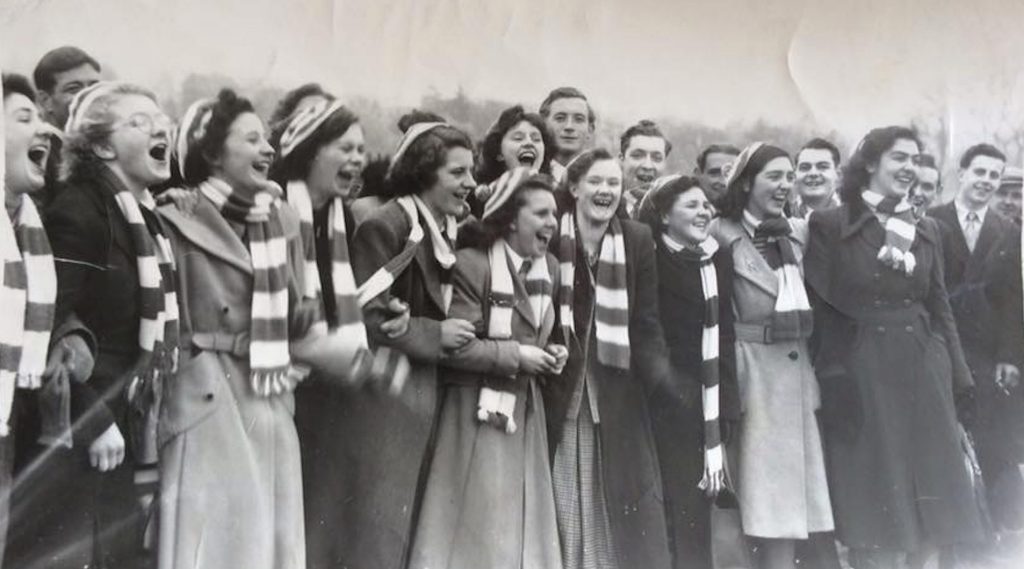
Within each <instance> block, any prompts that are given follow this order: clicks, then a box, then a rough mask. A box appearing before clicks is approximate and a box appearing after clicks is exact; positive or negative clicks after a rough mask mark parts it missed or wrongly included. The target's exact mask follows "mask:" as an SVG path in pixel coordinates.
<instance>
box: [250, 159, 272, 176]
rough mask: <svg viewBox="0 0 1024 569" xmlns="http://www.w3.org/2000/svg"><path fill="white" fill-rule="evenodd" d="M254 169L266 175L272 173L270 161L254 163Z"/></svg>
mask: <svg viewBox="0 0 1024 569" xmlns="http://www.w3.org/2000/svg"><path fill="white" fill-rule="evenodd" d="M252 169H253V170H256V171H257V172H259V173H260V174H264V175H266V174H268V173H269V172H270V160H257V161H256V162H253V163H252Z"/></svg>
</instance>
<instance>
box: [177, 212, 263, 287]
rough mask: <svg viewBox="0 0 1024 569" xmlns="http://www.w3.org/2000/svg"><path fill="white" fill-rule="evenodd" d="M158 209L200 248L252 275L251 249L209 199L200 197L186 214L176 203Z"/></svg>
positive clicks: (182, 234) (187, 238) (183, 235)
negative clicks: (189, 212)
mask: <svg viewBox="0 0 1024 569" xmlns="http://www.w3.org/2000/svg"><path fill="white" fill-rule="evenodd" d="M157 211H158V212H159V213H160V215H161V216H162V217H163V218H164V220H166V221H167V222H168V223H169V224H171V225H173V226H174V227H175V228H176V229H177V230H178V232H179V233H180V234H181V236H182V237H183V238H185V239H186V240H188V241H190V242H191V243H192V244H193V245H195V246H196V247H198V248H200V249H202V250H204V251H206V252H207V253H209V254H211V255H213V256H215V257H217V258H219V259H221V260H223V261H225V262H226V263H228V264H230V265H233V266H235V267H236V268H238V269H239V270H241V271H243V272H245V273H248V274H252V259H251V258H250V257H249V251H248V249H246V247H245V244H244V243H242V240H241V239H239V238H238V235H237V234H235V232H234V230H232V229H231V226H230V225H228V222H227V221H225V220H224V218H223V217H222V216H221V214H220V212H219V211H217V208H216V207H214V205H213V204H212V203H211V202H210V200H208V199H207V198H205V197H203V196H200V197H199V201H198V203H197V204H196V206H195V209H194V210H193V211H192V213H191V214H184V213H182V212H181V211H180V210H179V209H178V208H177V207H176V206H174V204H168V205H164V206H161V207H160V208H158V210H157Z"/></svg>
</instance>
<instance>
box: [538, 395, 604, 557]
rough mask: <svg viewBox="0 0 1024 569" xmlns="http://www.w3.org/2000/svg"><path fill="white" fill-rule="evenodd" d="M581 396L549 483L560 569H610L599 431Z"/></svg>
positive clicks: (565, 431)
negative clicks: (556, 522) (552, 497)
mask: <svg viewBox="0 0 1024 569" xmlns="http://www.w3.org/2000/svg"><path fill="white" fill-rule="evenodd" d="M588 400H589V398H588V397H587V394H586V393H585V392H584V393H583V398H582V401H583V403H582V404H581V405H580V412H579V414H578V415H577V417H576V419H575V420H571V419H570V420H568V421H566V424H565V428H564V430H563V431H562V440H561V441H560V442H559V443H558V449H557V450H556V451H555V462H554V465H553V478H554V489H555V507H556V508H557V511H558V533H559V536H560V537H561V539H562V564H563V565H564V566H565V569H615V568H616V567H617V566H618V560H617V558H616V554H615V544H614V538H613V536H612V529H611V523H610V518H609V516H608V505H607V502H606V500H605V493H604V479H603V475H602V472H603V464H602V460H601V441H600V433H599V432H598V425H597V423H595V422H594V416H593V414H592V413H591V411H590V405H588V403H587V401H588Z"/></svg>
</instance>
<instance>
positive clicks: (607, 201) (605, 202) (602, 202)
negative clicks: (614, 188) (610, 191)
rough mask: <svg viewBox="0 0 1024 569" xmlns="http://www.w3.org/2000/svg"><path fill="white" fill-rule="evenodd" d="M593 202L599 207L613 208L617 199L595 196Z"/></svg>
mask: <svg viewBox="0 0 1024 569" xmlns="http://www.w3.org/2000/svg"><path fill="white" fill-rule="evenodd" d="M591 201H593V202H594V205H596V206H597V207H611V206H612V204H613V203H615V198H614V197H612V196H602V195H598V196H594V199H593V200H591Z"/></svg>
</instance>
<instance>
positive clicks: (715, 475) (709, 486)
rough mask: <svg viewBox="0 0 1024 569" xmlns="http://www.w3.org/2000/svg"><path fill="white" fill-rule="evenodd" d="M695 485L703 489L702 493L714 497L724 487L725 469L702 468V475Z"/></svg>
mask: <svg viewBox="0 0 1024 569" xmlns="http://www.w3.org/2000/svg"><path fill="white" fill-rule="evenodd" d="M697 487H698V488H700V489H701V490H703V491H704V495H705V496H707V497H708V498H711V499H714V498H715V497H717V496H718V494H719V493H720V492H721V491H722V490H723V489H725V469H722V468H719V469H718V470H711V469H709V468H705V469H704V477H703V478H701V479H700V483H698V484H697Z"/></svg>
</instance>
